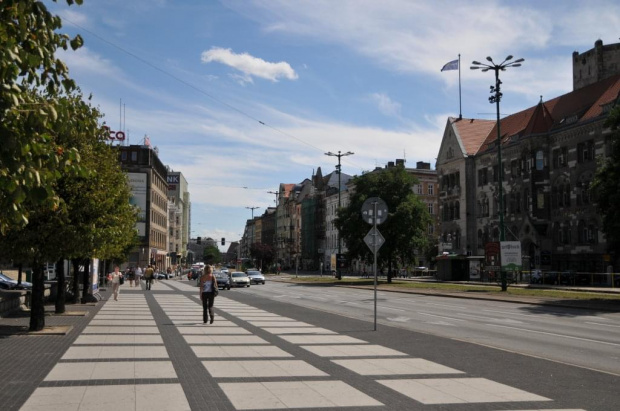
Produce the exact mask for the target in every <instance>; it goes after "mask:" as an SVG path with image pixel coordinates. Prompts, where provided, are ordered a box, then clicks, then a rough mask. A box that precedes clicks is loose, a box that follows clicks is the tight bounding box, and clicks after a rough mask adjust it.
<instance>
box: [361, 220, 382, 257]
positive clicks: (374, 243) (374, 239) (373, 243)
mask: <svg viewBox="0 0 620 411" xmlns="http://www.w3.org/2000/svg"><path fill="white" fill-rule="evenodd" d="M364 242H365V243H366V245H367V246H368V247H369V248H370V250H371V251H372V252H373V253H374V252H375V251H378V250H379V248H381V246H382V245H383V243H385V238H383V236H382V235H381V233H380V232H379V230H377V227H374V226H373V227H372V228H371V229H370V231H369V232H368V234H366V237H364Z"/></svg>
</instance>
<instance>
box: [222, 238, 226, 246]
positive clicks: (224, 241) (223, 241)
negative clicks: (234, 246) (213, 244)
mask: <svg viewBox="0 0 620 411" xmlns="http://www.w3.org/2000/svg"><path fill="white" fill-rule="evenodd" d="M222 245H226V239H225V238H224V237H222Z"/></svg>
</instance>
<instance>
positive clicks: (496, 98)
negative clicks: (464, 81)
mask: <svg viewBox="0 0 620 411" xmlns="http://www.w3.org/2000/svg"><path fill="white" fill-rule="evenodd" d="M511 60H512V56H508V57H506V59H505V60H504V61H502V62H501V63H499V64H497V63H495V62H494V61H493V59H492V58H491V57H487V61H488V62H489V63H490V64H486V63H480V62H479V61H473V62H472V63H471V64H472V66H471V67H470V69H472V70H478V69H480V70H482V71H484V72H486V71H489V70H493V71H494V72H495V87H493V86H491V97H489V103H491V104H493V103H495V109H496V112H497V125H496V128H497V170H498V174H497V176H498V184H497V185H498V195H499V241H500V242H501V241H505V240H506V230H505V227H504V169H503V166H502V133H501V131H500V121H499V102H500V100H501V98H502V93H501V84H502V82H501V80H500V79H499V72H500V71H506V69H507V68H509V67H520V66H521V63H522V62H523V61H525V60H524V59H522V58H521V59H518V60H514V61H511ZM500 264H501V262H500ZM500 275H501V279H502V291H506V290H507V288H508V287H507V285H506V272H505V271H503V270H501V271H500Z"/></svg>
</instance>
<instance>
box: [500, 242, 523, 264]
mask: <svg viewBox="0 0 620 411" xmlns="http://www.w3.org/2000/svg"><path fill="white" fill-rule="evenodd" d="M500 250H501V261H502V270H505V271H521V267H522V259H521V242H520V241H502V242H501V243H500Z"/></svg>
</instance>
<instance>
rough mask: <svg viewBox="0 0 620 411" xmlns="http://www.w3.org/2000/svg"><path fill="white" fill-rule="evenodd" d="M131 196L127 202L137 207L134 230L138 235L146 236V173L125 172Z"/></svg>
mask: <svg viewBox="0 0 620 411" xmlns="http://www.w3.org/2000/svg"><path fill="white" fill-rule="evenodd" d="M127 177H128V179H129V187H130V189H131V197H130V198H129V203H130V204H131V205H133V206H136V207H138V209H139V210H140V211H139V213H138V221H137V223H136V231H137V232H138V236H139V237H146V196H147V174H146V173H127Z"/></svg>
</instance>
